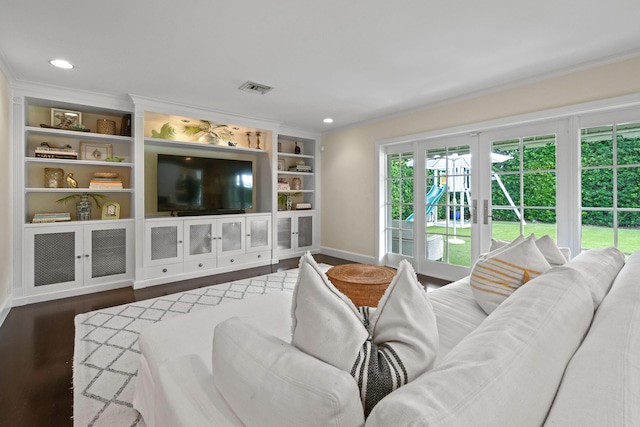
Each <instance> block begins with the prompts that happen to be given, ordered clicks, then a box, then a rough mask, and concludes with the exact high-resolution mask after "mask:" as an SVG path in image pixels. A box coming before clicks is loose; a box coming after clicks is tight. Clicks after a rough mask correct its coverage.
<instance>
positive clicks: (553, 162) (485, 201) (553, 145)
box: [478, 120, 578, 251]
mask: <svg viewBox="0 0 640 427" xmlns="http://www.w3.org/2000/svg"><path fill="white" fill-rule="evenodd" d="M480 146H481V147H482V148H483V152H484V153H485V155H487V154H488V155H489V157H490V165H491V166H490V168H488V170H486V171H484V174H483V180H482V186H483V187H484V188H485V191H484V193H485V194H487V197H486V198H484V197H483V198H482V199H481V200H479V201H478V203H479V204H480V205H481V215H480V218H479V221H480V222H482V225H483V226H484V225H487V226H488V227H481V228H480V230H481V232H482V233H483V236H482V241H483V242H490V240H491V239H498V240H513V239H514V238H516V237H518V236H519V235H521V234H522V235H525V236H528V235H530V234H535V235H536V236H537V237H541V236H543V235H549V236H551V237H552V238H553V239H554V240H556V241H557V242H561V243H562V245H563V246H569V245H570V241H571V240H572V239H571V233H572V227H571V226H570V225H569V224H571V223H572V222H574V223H575V220H576V215H577V211H576V208H575V207H576V206H577V203H576V202H577V199H576V193H578V191H577V188H578V187H577V185H578V183H577V182H576V180H575V179H574V178H573V176H574V174H575V168H574V165H573V162H572V158H573V159H575V156H574V157H572V156H571V153H572V152H573V151H574V148H575V147H574V142H573V141H571V140H570V139H569V130H568V121H567V120H557V121H548V122H544V123H536V124H535V125H529V126H514V127H510V128H505V129H501V130H497V131H491V132H486V133H482V134H481V135H480ZM560 165H563V167H560ZM558 224H564V225H566V226H562V227H558ZM488 249H489V247H488V246H483V247H482V248H481V251H486V250H488Z"/></svg>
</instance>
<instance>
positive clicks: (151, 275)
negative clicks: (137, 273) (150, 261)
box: [144, 264, 183, 279]
mask: <svg viewBox="0 0 640 427" xmlns="http://www.w3.org/2000/svg"><path fill="white" fill-rule="evenodd" d="M182 271H183V270H182V264H167V265H160V266H157V267H147V268H145V269H144V278H145V279H155V278H158V277H165V276H166V277H169V276H174V275H176V274H181V273H182Z"/></svg>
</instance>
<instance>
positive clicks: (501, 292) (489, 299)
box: [470, 236, 551, 314]
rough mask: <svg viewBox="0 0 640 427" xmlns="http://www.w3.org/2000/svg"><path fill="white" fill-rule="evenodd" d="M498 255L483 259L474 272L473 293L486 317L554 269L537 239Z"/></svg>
mask: <svg viewBox="0 0 640 427" xmlns="http://www.w3.org/2000/svg"><path fill="white" fill-rule="evenodd" d="M497 252H498V253H497V254H493V255H492V254H491V253H489V254H488V255H487V256H486V257H483V258H480V259H479V260H478V261H477V262H476V263H475V265H474V266H473V269H472V270H471V277H470V285H471V290H472V292H473V295H474V297H475V299H476V302H477V303H478V305H480V307H482V309H483V310H484V311H485V313H487V314H491V312H493V310H495V309H496V307H498V306H499V305H500V303H502V301H504V300H505V299H507V298H508V297H509V296H510V295H511V294H512V293H513V292H514V291H515V290H516V289H518V288H519V287H520V286H522V285H523V284H525V283H527V282H528V281H529V280H531V279H533V278H535V277H537V276H539V275H541V274H542V273H544V272H546V271H547V270H549V269H550V268H551V265H549V263H548V262H547V260H546V259H545V256H544V255H543V254H542V252H541V251H540V249H539V248H538V246H537V245H536V243H535V236H529V237H527V238H526V239H524V240H523V241H522V242H521V243H518V244H516V245H514V246H512V247H510V248H508V249H506V250H502V251H501V250H499V251H497Z"/></svg>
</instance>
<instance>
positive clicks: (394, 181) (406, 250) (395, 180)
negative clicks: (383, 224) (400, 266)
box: [386, 152, 414, 256]
mask: <svg viewBox="0 0 640 427" xmlns="http://www.w3.org/2000/svg"><path fill="white" fill-rule="evenodd" d="M386 184H387V185H386V188H387V203H386V211H387V233H386V235H387V243H388V244H387V248H390V249H391V250H390V252H391V253H394V254H400V255H406V256H413V223H412V222H410V221H407V219H409V220H410V219H411V217H412V215H413V185H414V182H413V153H410V152H409V153H399V154H390V155H388V156H387V183H386Z"/></svg>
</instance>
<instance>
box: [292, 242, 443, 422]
mask: <svg viewBox="0 0 640 427" xmlns="http://www.w3.org/2000/svg"><path fill="white" fill-rule="evenodd" d="M292 335H293V338H292V344H293V345H294V346H295V347H297V348H298V349H300V350H302V351H303V352H305V353H307V354H309V355H311V356H314V357H316V358H317V359H320V360H322V361H324V362H326V363H329V364H331V365H333V366H335V367H336V368H339V369H342V370H344V371H346V372H349V373H350V374H351V375H352V376H353V377H354V379H355V381H356V383H357V384H358V388H359V389H360V399H361V400H362V406H363V410H364V414H365V417H366V416H367V415H368V414H369V413H370V412H371V410H372V409H373V407H374V406H375V405H376V404H377V403H378V402H379V401H380V400H381V399H382V398H383V397H385V396H386V395H387V394H389V393H391V392H392V391H393V390H395V389H397V388H398V387H401V386H403V385H405V384H407V383H408V382H410V381H412V380H413V379H415V378H416V377H417V376H419V375H420V374H422V373H423V372H425V371H427V370H428V369H431V368H432V367H433V363H434V362H435V359H436V356H437V352H438V346H439V344H438V329H437V326H436V319H435V315H434V314H433V309H432V308H431V304H430V303H429V301H428V300H427V298H426V293H425V291H424V288H423V287H422V285H420V283H419V282H418V280H417V277H416V274H415V271H414V270H413V268H412V267H411V264H409V263H408V262H406V261H403V262H401V263H400V266H399V267H398V271H397V273H396V276H395V277H394V279H393V280H392V281H391V283H390V284H389V287H388V288H387V290H386V292H385V293H384V295H383V296H382V298H381V299H380V302H379V303H378V307H377V308H376V309H367V308H364V309H363V308H358V307H356V306H355V305H354V304H353V303H352V302H351V300H349V299H348V298H347V297H346V296H345V295H343V294H342V293H341V292H340V291H339V290H338V289H337V288H335V287H334V286H333V284H332V283H331V282H330V281H329V280H328V279H327V277H326V275H325V274H324V273H323V272H322V271H321V270H320V269H319V268H318V267H317V264H316V263H315V261H314V260H313V257H312V256H311V255H310V254H306V255H304V256H303V257H302V259H301V260H300V272H299V274H298V283H297V285H296V287H295V290H294V295H293V303H292Z"/></svg>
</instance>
